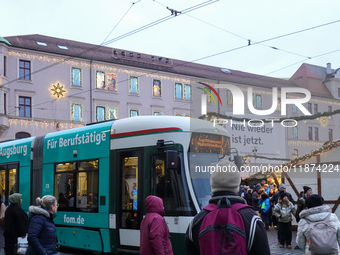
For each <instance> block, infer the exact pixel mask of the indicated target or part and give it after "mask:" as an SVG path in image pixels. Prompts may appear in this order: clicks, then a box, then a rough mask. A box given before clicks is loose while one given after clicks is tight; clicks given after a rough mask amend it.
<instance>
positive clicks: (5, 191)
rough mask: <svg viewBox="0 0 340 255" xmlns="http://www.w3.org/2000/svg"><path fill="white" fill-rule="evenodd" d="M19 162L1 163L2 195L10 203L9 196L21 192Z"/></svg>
mask: <svg viewBox="0 0 340 255" xmlns="http://www.w3.org/2000/svg"><path fill="white" fill-rule="evenodd" d="M18 172H19V164H17V163H9V164H1V165H0V184H1V188H0V197H1V201H3V202H4V203H5V204H6V205H8V197H9V195H11V194H13V193H18V192H19V186H18Z"/></svg>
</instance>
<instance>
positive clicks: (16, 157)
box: [0, 138, 33, 166]
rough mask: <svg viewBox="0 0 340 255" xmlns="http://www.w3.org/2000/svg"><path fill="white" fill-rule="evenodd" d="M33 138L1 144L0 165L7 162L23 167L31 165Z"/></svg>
mask: <svg viewBox="0 0 340 255" xmlns="http://www.w3.org/2000/svg"><path fill="white" fill-rule="evenodd" d="M32 140H33V138H30V139H25V140H24V142H23V141H22V140H21V141H20V140H17V141H13V142H7V143H3V144H1V143H0V164H1V163H7V162H20V165H21V166H27V165H30V164H31V144H32Z"/></svg>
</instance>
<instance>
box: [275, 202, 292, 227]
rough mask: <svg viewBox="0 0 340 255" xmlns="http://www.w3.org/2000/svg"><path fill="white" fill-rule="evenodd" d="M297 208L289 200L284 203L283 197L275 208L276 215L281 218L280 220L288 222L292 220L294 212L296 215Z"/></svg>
mask: <svg viewBox="0 0 340 255" xmlns="http://www.w3.org/2000/svg"><path fill="white" fill-rule="evenodd" d="M295 213H296V209H295V207H294V205H293V204H292V203H291V202H290V201H289V202H288V204H287V203H284V202H283V201H282V200H281V199H280V200H279V202H278V203H277V204H276V206H275V208H274V216H276V217H278V218H279V222H283V223H288V222H291V221H292V214H293V215H294V216H295Z"/></svg>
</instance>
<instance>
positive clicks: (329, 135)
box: [328, 129, 333, 141]
mask: <svg viewBox="0 0 340 255" xmlns="http://www.w3.org/2000/svg"><path fill="white" fill-rule="evenodd" d="M328 140H329V141H333V129H328Z"/></svg>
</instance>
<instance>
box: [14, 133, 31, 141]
mask: <svg viewBox="0 0 340 255" xmlns="http://www.w3.org/2000/svg"><path fill="white" fill-rule="evenodd" d="M27 137H31V135H30V134H29V133H26V132H18V133H16V134H15V139H23V138H27Z"/></svg>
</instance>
